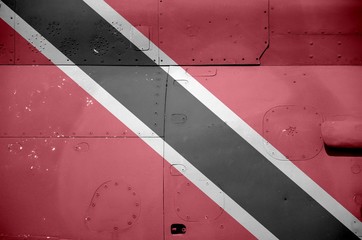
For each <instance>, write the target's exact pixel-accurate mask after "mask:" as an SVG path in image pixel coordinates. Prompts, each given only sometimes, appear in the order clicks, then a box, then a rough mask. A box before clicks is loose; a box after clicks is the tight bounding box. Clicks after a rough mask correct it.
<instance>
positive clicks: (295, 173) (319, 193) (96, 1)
mask: <svg viewBox="0 0 362 240" xmlns="http://www.w3.org/2000/svg"><path fill="white" fill-rule="evenodd" d="M83 1H84V2H85V3H87V4H88V5H89V6H90V7H91V8H92V9H93V10H94V11H96V12H97V13H98V14H99V15H100V16H102V17H103V18H104V19H105V20H106V21H107V22H108V23H109V24H111V25H114V24H112V22H113V21H118V22H120V23H122V25H123V26H125V28H124V29H134V27H133V26H132V24H130V23H129V22H128V21H127V20H126V19H125V18H123V17H122V16H121V15H120V14H119V13H118V12H116V11H115V10H114V9H113V8H112V7H110V6H109V5H108V4H107V3H106V2H104V1H101V0H83ZM134 31H138V30H134ZM121 33H122V34H123V35H124V36H125V37H126V38H128V39H129V41H132V39H131V38H130V37H129V36H128V33H126V32H124V31H123V32H121ZM138 33H139V36H140V37H143V38H146V37H145V36H144V35H142V34H141V33H140V32H138ZM136 46H137V45H136ZM137 47H138V46H137ZM150 48H151V50H152V51H145V52H144V54H146V55H147V56H148V57H149V58H151V59H157V58H155V54H156V52H158V53H159V59H161V58H162V59H165V60H166V62H170V63H171V64H172V65H175V66H170V67H162V66H161V68H162V69H163V70H164V71H166V72H168V74H169V75H170V76H171V77H173V78H174V79H175V80H178V79H179V80H180V79H182V80H187V81H188V84H187V85H186V84H181V85H182V86H183V87H184V88H185V89H186V90H187V91H189V92H190V93H191V94H192V95H193V96H195V97H196V98H197V99H198V100H199V101H200V102H201V103H203V104H204V105H205V106H206V107H207V108H208V109H209V110H211V111H212V112H213V113H214V114H215V115H216V116H218V117H219V118H220V119H221V120H223V121H224V122H225V123H226V124H227V125H228V126H229V127H230V128H231V129H233V130H234V131H235V132H237V133H238V134H239V135H240V136H241V137H242V138H244V139H245V140H246V141H247V142H248V143H249V144H250V145H252V146H253V147H254V148H255V149H256V150H257V151H258V152H259V153H261V154H262V155H263V156H264V157H265V158H266V159H268V160H269V161H270V162H271V163H272V164H273V165H274V166H275V167H277V168H278V169H279V170H280V171H282V172H283V173H284V174H285V175H286V176H287V177H289V178H290V179H291V180H292V181H293V182H295V183H296V184H297V185H298V186H299V187H300V188H302V189H303V190H304V191H305V192H306V193H308V194H309V195H310V196H311V197H312V198H313V199H314V200H315V201H316V202H318V203H319V204H320V205H321V206H323V207H324V208H325V209H326V210H327V211H328V212H330V213H331V214H332V215H333V216H334V217H335V218H336V219H338V220H339V221H340V222H341V223H342V224H343V225H345V226H346V227H347V228H348V229H350V230H351V231H352V232H353V233H355V234H357V232H359V231H360V232H361V233H359V234H362V223H361V222H360V221H359V219H357V218H356V217H355V216H354V215H353V214H351V213H350V212H349V211H348V210H346V209H345V208H344V207H343V206H342V205H341V204H340V203H339V202H337V201H336V200H335V199H334V198H333V197H332V196H330V195H329V194H328V193H327V192H326V191H325V190H324V189H323V188H321V187H320V186H319V185H318V184H317V183H315V182H314V181H313V180H312V179H311V178H310V177H309V176H308V175H306V174H305V173H304V172H303V171H302V170H300V169H299V168H298V167H296V166H295V165H294V164H293V163H292V162H291V161H289V160H287V158H286V157H285V156H283V155H282V153H280V152H279V151H278V150H277V149H275V148H274V147H273V146H271V145H270V144H269V143H268V142H267V141H266V140H265V139H264V138H263V137H262V136H261V135H259V134H258V133H257V132H256V131H255V130H254V129H252V128H251V127H250V126H249V125H248V124H247V123H246V122H244V121H243V120H242V119H241V118H240V117H239V116H238V115H237V114H235V113H234V112H233V111H232V110H231V109H229V108H228V107H227V106H226V105H225V104H223V103H222V102H221V101H220V100H219V99H218V98H217V97H215V96H214V95H213V94H212V93H211V92H209V91H208V90H207V89H206V88H204V87H203V86H202V85H201V84H200V83H199V82H198V81H197V80H196V79H195V78H193V77H192V76H191V75H190V74H188V73H187V72H186V71H185V69H183V68H182V67H180V66H177V63H176V62H174V61H173V60H172V59H171V58H170V57H169V56H168V55H167V54H166V53H164V52H163V51H162V50H161V49H158V47H157V46H156V45H155V44H153V43H152V42H151V43H150ZM155 49H158V51H155ZM168 69H169V71H168ZM264 144H269V146H268V147H270V148H271V149H272V150H273V151H274V152H275V153H276V154H278V155H280V156H282V158H283V160H286V161H280V160H276V159H274V158H273V157H271V156H270V155H269V154H268V153H267V151H266V148H265V146H264ZM353 223H355V224H353Z"/></svg>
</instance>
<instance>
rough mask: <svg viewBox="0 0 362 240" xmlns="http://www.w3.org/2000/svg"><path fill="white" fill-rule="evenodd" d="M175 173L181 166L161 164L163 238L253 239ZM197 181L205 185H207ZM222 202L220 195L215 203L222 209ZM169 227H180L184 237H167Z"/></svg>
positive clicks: (180, 169)
mask: <svg viewBox="0 0 362 240" xmlns="http://www.w3.org/2000/svg"><path fill="white" fill-rule="evenodd" d="M177 169H178V170H177ZM178 171H182V167H181V168H180V167H174V166H171V165H169V164H167V163H166V164H165V167H164V197H165V198H164V201H165V202H164V208H165V213H164V214H165V236H166V238H165V239H170V240H177V239H179V240H197V239H215V240H216V239H230V240H234V239H235V240H236V239H250V240H251V239H256V238H255V237H254V236H253V235H252V234H251V233H250V232H249V231H248V230H246V229H245V228H244V227H243V226H241V225H240V224H239V223H238V222H236V221H235V220H234V219H233V218H232V217H231V216H230V215H228V213H226V212H225V211H224V209H223V208H221V207H220V206H219V205H217V204H216V203H215V202H214V201H212V200H211V199H210V198H209V197H207V196H206V195H205V194H204V193H203V192H202V191H201V190H200V189H198V188H197V187H196V186H195V185H194V184H192V183H191V182H190V181H189V180H188V179H187V178H185V177H184V176H183V175H182V174H180V173H179V174H177V172H178ZM184 171H187V169H184ZM200 181H202V184H204V185H205V186H206V185H207V184H208V182H207V181H203V180H200ZM223 201H224V195H223V194H221V193H220V194H219V197H218V202H217V203H218V204H220V205H221V206H223ZM172 224H183V225H184V226H185V227H186V228H185V232H184V234H181V233H180V234H171V225H172Z"/></svg>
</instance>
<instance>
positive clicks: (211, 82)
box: [185, 66, 362, 219]
mask: <svg viewBox="0 0 362 240" xmlns="http://www.w3.org/2000/svg"><path fill="white" fill-rule="evenodd" d="M185 68H187V69H189V70H188V71H190V70H191V69H192V72H193V73H194V75H197V72H201V73H202V72H205V70H207V69H210V67H206V68H203V67H185ZM211 68H212V67H211ZM213 69H216V70H217V75H215V76H208V77H196V78H197V80H198V81H199V82H200V83H201V84H202V85H203V86H204V87H206V88H207V89H208V90H209V91H211V92H212V93H213V94H214V95H215V96H216V97H218V98H219V99H220V100H221V101H222V102H224V103H225V104H226V105H227V106H228V107H229V108H231V109H232V110H233V111H234V112H235V113H237V114H238V115H239V116H240V117H241V118H242V119H243V120H245V121H246V122H247V123H248V124H249V125H250V126H251V127H252V128H253V129H255V130H256V131H257V132H258V133H259V134H261V135H263V136H264V137H265V138H266V140H270V139H268V136H267V135H266V134H265V132H263V119H264V115H265V114H266V113H267V112H268V111H269V110H270V109H273V108H274V107H277V106H287V105H292V106H300V107H304V106H306V107H313V108H314V109H317V111H318V113H319V114H321V115H322V117H323V120H324V121H327V120H329V119H334V118H335V117H336V116H362V111H361V107H360V102H361V101H362V98H361V94H360V90H361V89H362V82H361V81H360V76H361V74H362V70H361V68H359V67H355V66H349V67H331V66H330V67H321V66H313V67H312V66H311V67H300V66H293V67H257V68H256V67H217V68H213ZM209 71H210V70H209ZM301 117H303V116H301ZM304 120H305V121H309V120H308V119H304ZM276 124H277V123H276ZM288 127H291V126H290V125H285V129H287V128H288ZM292 127H295V128H296V131H300V133H296V134H297V135H298V134H302V133H303V134H304V135H305V138H306V139H307V138H308V135H309V136H310V137H311V138H312V140H313V138H315V136H313V135H314V133H313V132H308V129H303V128H300V126H292ZM283 136H284V137H286V138H287V137H288V136H285V135H284V134H283V133H282V132H281V133H280V137H283ZM317 136H318V137H319V136H320V132H319V134H317ZM296 137H297V136H296ZM288 138H289V144H284V145H283V144H282V143H283V141H275V140H274V141H273V140H272V139H271V140H270V142H271V144H272V145H274V146H275V147H276V148H277V149H278V150H279V151H281V152H282V153H284V154H286V153H288V152H290V151H291V149H290V148H291V147H293V144H292V143H290V141H293V139H294V137H293V136H289V137H288ZM317 140H318V139H317ZM287 142H288V141H287ZM284 143H286V141H284ZM294 147H297V148H295V149H294V151H298V152H303V151H304V150H305V149H304V148H303V147H308V144H304V145H300V144H299V143H296V144H295V145H294ZM300 147H302V149H301V148H300ZM306 150H308V149H306ZM286 155H287V154H286ZM300 160H302V159H300ZM293 163H294V164H295V165H296V166H297V167H299V168H300V169H301V170H303V171H304V172H305V173H306V174H307V175H308V176H309V177H311V178H312V179H313V180H314V181H315V182H316V183H317V184H318V185H320V186H321V187H322V188H323V189H325V190H326V191H327V192H328V193H329V194H330V195H331V196H332V197H334V198H335V199H336V200H337V201H338V202H340V203H341V204H342V205H343V206H344V207H345V208H346V209H348V210H349V211H350V212H351V213H353V214H354V215H355V216H356V217H358V218H359V219H362V216H361V212H360V207H361V206H360V205H358V204H356V202H355V201H354V196H355V194H356V193H360V192H362V188H361V184H360V182H361V181H362V173H361V167H362V166H361V165H362V157H360V156H358V155H357V156H338V157H337V156H329V155H327V153H326V151H325V150H324V148H323V149H322V150H321V151H320V152H319V153H318V154H317V155H316V156H315V157H313V158H311V159H309V160H305V161H303V160H302V161H293Z"/></svg>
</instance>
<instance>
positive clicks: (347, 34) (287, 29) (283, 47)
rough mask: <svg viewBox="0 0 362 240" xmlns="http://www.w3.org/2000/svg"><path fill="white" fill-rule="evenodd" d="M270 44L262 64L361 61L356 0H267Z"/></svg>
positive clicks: (360, 9)
mask: <svg viewBox="0 0 362 240" xmlns="http://www.w3.org/2000/svg"><path fill="white" fill-rule="evenodd" d="M269 12H270V44H269V49H267V51H266V52H265V54H264V55H263V57H262V59H261V64H262V65H361V64H362V57H361V56H362V24H361V22H362V14H361V13H362V4H361V1H358V0H350V1H342V2H341V1H338V0H319V1H313V0H307V1H287V2H285V1H283V0H272V1H270V11H269Z"/></svg>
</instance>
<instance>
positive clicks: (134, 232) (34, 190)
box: [0, 138, 163, 240]
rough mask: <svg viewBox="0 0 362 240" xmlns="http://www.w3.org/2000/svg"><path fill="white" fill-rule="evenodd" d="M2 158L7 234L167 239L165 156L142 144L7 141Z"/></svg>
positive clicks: (0, 228)
mask: <svg viewBox="0 0 362 240" xmlns="http://www.w3.org/2000/svg"><path fill="white" fill-rule="evenodd" d="M153 141H155V142H156V144H159V145H160V147H162V140H160V139H154V140H153ZM79 146H83V148H79ZM84 146H87V147H84ZM0 156H1V160H2V161H1V164H0V182H1V183H2V185H1V186H2V187H1V192H0V197H1V199H2V200H1V201H0V211H1V216H2V217H1V218H0V232H1V234H2V235H5V236H19V235H22V236H23V235H27V236H43V237H45V236H51V237H59V238H62V239H64V238H69V239H111V238H115V239H118V238H119V239H150V240H153V239H162V238H163V216H162V208H163V205H162V202H163V201H162V197H163V195H162V191H163V189H162V186H163V184H162V181H163V179H162V174H163V170H162V167H163V159H162V157H161V156H159V155H158V154H156V153H155V152H154V151H153V150H151V149H150V148H149V147H148V146H147V145H146V144H145V143H144V142H143V141H142V140H141V139H139V138H131V139H130V138H121V139H115V138H110V139H100V138H72V139H69V138H37V139H29V138H1V139H0ZM106 184H108V186H107V187H108V189H104V187H105V185H106ZM100 188H103V190H102V189H100ZM126 195H127V196H128V195H129V197H127V196H126ZM94 198H97V201H96V200H94ZM90 209H91V210H90ZM95 211H96V212H95Z"/></svg>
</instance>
